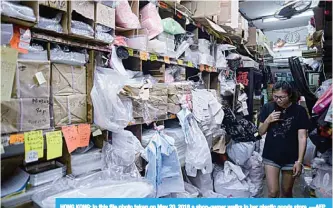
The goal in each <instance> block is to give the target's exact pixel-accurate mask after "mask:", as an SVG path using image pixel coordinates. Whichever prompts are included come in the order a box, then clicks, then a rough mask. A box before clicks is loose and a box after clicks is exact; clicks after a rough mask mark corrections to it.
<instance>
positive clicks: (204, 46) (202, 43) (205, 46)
mask: <svg viewBox="0 0 333 208" xmlns="http://www.w3.org/2000/svg"><path fill="white" fill-rule="evenodd" d="M198 42H199V43H198V49H199V52H200V53H204V54H210V42H209V41H208V40H206V39H199V40H198Z"/></svg>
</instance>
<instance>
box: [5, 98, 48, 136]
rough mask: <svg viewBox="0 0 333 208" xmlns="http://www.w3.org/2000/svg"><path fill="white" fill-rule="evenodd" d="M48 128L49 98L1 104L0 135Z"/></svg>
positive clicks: (18, 100) (26, 99) (16, 100)
mask: <svg viewBox="0 0 333 208" xmlns="http://www.w3.org/2000/svg"><path fill="white" fill-rule="evenodd" d="M50 127H51V126H50V110H49V98H21V99H11V100H10V101H3V102H1V133H12V132H18V131H31V130H36V129H49V128H50Z"/></svg>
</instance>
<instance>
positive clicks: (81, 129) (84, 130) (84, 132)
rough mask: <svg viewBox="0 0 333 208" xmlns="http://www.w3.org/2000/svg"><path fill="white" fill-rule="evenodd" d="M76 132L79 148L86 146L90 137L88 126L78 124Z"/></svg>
mask: <svg viewBox="0 0 333 208" xmlns="http://www.w3.org/2000/svg"><path fill="white" fill-rule="evenodd" d="M77 131H78V133H79V138H80V144H79V147H86V146H88V145H89V140H90V135H91V130H90V124H79V125H78V126H77Z"/></svg>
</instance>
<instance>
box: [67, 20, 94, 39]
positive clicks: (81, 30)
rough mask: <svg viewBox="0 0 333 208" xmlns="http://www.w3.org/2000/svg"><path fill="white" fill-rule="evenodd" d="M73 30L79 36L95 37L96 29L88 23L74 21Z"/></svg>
mask: <svg viewBox="0 0 333 208" xmlns="http://www.w3.org/2000/svg"><path fill="white" fill-rule="evenodd" d="M71 23H72V24H71V30H72V32H73V33H75V34H77V35H83V36H87V37H92V38H93V37H94V29H93V28H92V27H91V26H90V25H88V24H87V23H84V22H80V21H76V20H72V21H71Z"/></svg>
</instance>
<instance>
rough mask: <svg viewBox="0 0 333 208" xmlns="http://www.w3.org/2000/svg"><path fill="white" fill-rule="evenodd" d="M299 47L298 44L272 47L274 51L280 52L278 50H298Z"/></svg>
mask: <svg viewBox="0 0 333 208" xmlns="http://www.w3.org/2000/svg"><path fill="white" fill-rule="evenodd" d="M299 49H300V48H299V47H298V46H285V47H282V48H273V51H274V52H280V51H292V50H299Z"/></svg>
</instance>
